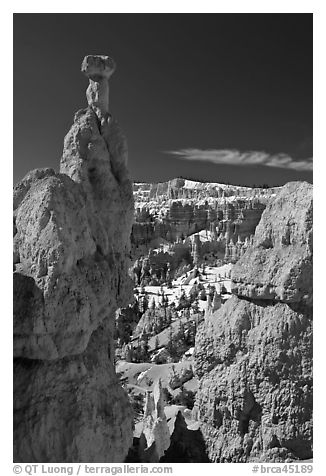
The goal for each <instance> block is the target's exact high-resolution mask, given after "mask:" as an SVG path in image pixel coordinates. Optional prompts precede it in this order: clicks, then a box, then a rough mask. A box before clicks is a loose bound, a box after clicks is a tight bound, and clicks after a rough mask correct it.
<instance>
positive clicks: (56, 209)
mask: <svg viewBox="0 0 326 476" xmlns="http://www.w3.org/2000/svg"><path fill="white" fill-rule="evenodd" d="M114 68H115V66H114V62H113V60H111V58H109V57H104V56H87V57H85V59H84V61H83V64H82V71H83V72H84V73H85V74H86V76H87V77H88V78H89V87H88V90H87V99H88V107H87V108H86V109H84V110H81V111H78V112H77V113H76V115H75V118H74V123H73V125H72V127H71V129H70V131H69V132H68V134H67V136H66V138H65V142H64V152H63V156H62V159H61V164H60V173H55V172H54V171H53V170H51V169H44V170H35V171H33V172H31V173H29V174H28V175H27V176H26V177H25V178H24V179H23V180H22V181H21V182H20V183H19V184H18V185H17V186H16V187H15V191H14V460H15V461H16V462H23V461H24V462H85V461H88V462H122V461H123V460H124V459H125V457H126V455H127V452H128V448H129V446H130V445H131V443H132V425H133V423H132V412H131V408H130V405H129V403H128V399H127V396H126V395H125V393H124V392H123V390H122V388H121V387H120V385H119V383H118V381H117V377H116V375H115V370H114V361H113V357H114V349H113V330H114V329H113V328H114V314H115V311H116V309H117V308H118V307H120V306H126V305H127V303H128V302H129V300H130V297H131V296H130V295H131V286H130V281H129V278H128V277H127V267H128V256H129V252H130V231H131V224H132V215H133V197H132V185H131V181H130V179H129V174H128V170H127V167H126V162H127V145H126V140H125V138H124V136H123V134H122V132H121V130H120V128H119V126H118V124H117V122H116V121H115V120H114V119H113V118H112V117H111V115H110V114H109V103H108V90H109V85H108V79H109V77H110V75H111V74H112V72H113V71H114Z"/></svg>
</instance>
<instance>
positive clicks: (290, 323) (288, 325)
mask: <svg viewBox="0 0 326 476" xmlns="http://www.w3.org/2000/svg"><path fill="white" fill-rule="evenodd" d="M232 280H233V296H232V297H231V299H229V301H228V302H227V303H226V304H224V305H223V306H222V307H221V308H220V309H219V310H218V311H216V312H215V313H212V314H210V315H208V316H207V319H206V321H205V323H204V324H203V325H202V327H201V328H200V329H199V331H198V333H197V335H196V348H195V370H196V373H197V376H198V377H199V391H198V393H197V401H196V405H195V408H194V413H197V414H199V420H200V426H201V430H202V433H203V437H204V440H205V443H206V447H207V449H208V456H209V458H210V460H211V461H215V462H245V461H286V460H292V459H306V458H310V457H311V456H312V186H311V185H310V184H307V183H300V182H292V183H288V184H287V185H285V186H284V187H282V189H281V191H280V192H279V193H278V195H277V196H276V198H275V200H274V201H273V202H271V203H269V204H267V207H266V209H265V211H264V212H263V215H262V218H261V221H260V223H259V225H258V226H257V228H256V233H255V237H254V242H253V244H252V246H250V247H249V248H248V250H247V251H246V252H245V254H244V255H243V256H242V258H241V259H240V260H239V261H238V263H237V264H236V265H235V267H234V269H233V273H232Z"/></svg>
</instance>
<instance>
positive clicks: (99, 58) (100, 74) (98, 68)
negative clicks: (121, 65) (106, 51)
mask: <svg viewBox="0 0 326 476" xmlns="http://www.w3.org/2000/svg"><path fill="white" fill-rule="evenodd" d="M115 69H116V63H115V61H114V60H113V59H112V58H110V56H104V55H87V56H85V58H84V59H83V62H82V65H81V70H82V72H83V73H84V74H85V75H86V76H87V77H88V78H89V79H91V80H93V81H99V80H100V79H102V78H106V79H109V78H110V76H112V74H113V73H114V71H115Z"/></svg>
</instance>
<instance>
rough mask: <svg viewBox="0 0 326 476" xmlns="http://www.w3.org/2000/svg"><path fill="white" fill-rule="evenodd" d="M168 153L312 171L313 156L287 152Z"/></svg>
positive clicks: (222, 150) (172, 151)
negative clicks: (297, 156)
mask: <svg viewBox="0 0 326 476" xmlns="http://www.w3.org/2000/svg"><path fill="white" fill-rule="evenodd" d="M166 153H168V154H172V155H176V156H178V158H179V159H184V160H200V161H203V162H212V163H213V164H221V165H240V166H245V165H263V166H266V167H279V168H282V169H292V170H298V171H302V172H303V171H305V172H306V171H309V172H310V171H312V157H309V158H307V159H303V160H293V159H292V157H290V156H289V155H287V154H268V153H267V152H263V151H261V152H260V151H248V152H240V151H239V150H228V149H207V150H201V149H180V150H171V151H167V152H166Z"/></svg>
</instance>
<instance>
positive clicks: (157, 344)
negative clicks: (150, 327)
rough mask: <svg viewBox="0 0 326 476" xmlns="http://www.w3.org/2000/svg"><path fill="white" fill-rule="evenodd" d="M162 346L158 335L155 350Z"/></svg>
mask: <svg viewBox="0 0 326 476" xmlns="http://www.w3.org/2000/svg"><path fill="white" fill-rule="evenodd" d="M159 346H160V341H159V340H158V337H157V336H156V338H155V344H154V347H155V350H157V349H158V348H159Z"/></svg>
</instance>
